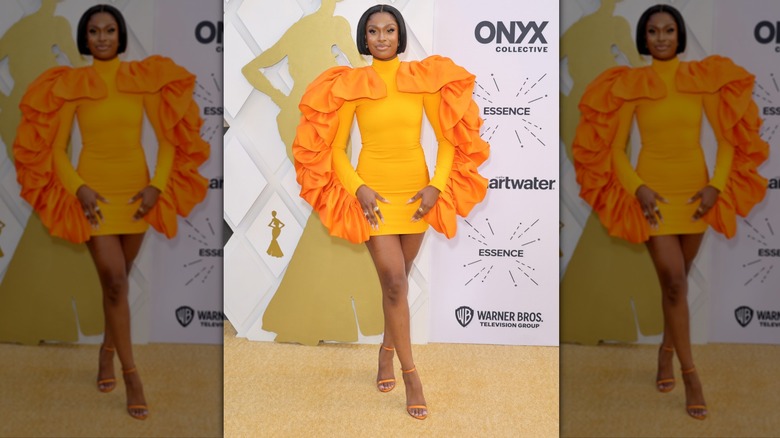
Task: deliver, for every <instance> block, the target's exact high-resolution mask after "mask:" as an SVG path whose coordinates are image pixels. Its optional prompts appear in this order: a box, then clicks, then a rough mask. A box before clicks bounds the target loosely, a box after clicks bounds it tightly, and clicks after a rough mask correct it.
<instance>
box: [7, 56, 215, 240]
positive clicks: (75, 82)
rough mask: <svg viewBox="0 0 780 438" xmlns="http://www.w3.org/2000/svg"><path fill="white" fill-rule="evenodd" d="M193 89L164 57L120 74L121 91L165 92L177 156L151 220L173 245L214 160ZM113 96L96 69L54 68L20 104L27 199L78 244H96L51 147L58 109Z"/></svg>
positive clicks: (164, 116) (167, 126)
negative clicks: (202, 171)
mask: <svg viewBox="0 0 780 438" xmlns="http://www.w3.org/2000/svg"><path fill="white" fill-rule="evenodd" d="M194 85H195V76H194V75H192V74H191V73H189V72H188V71H187V70H186V69H184V68H182V67H180V66H178V65H176V64H175V63H174V62H173V61H171V60H170V59H168V58H164V57H161V56H152V57H149V58H147V59H145V60H143V61H140V62H130V63H122V65H121V66H120V69H119V72H118V73H117V87H118V88H119V90H120V91H123V92H131V93H156V92H159V93H160V95H161V97H162V98H161V108H160V118H161V121H160V122H161V126H162V127H163V130H164V132H165V137H166V139H167V140H168V141H169V142H171V143H172V144H173V145H174V147H175V156H174V161H173V169H172V171H171V174H170V177H169V179H168V183H167V186H166V189H165V192H163V193H161V194H160V197H159V198H158V202H157V204H156V205H155V206H154V208H153V209H152V210H150V211H149V213H148V214H147V215H146V216H145V220H146V221H147V222H149V224H150V225H152V226H153V227H154V228H155V229H156V230H157V231H159V232H161V233H163V234H165V235H166V236H167V237H169V238H170V237H173V236H175V235H176V229H177V221H176V214H177V213H178V214H179V215H182V216H186V215H187V214H189V212H190V211H191V210H192V208H193V207H194V206H195V205H196V204H197V203H199V202H200V201H202V200H203V199H204V198H205V196H206V190H207V187H208V181H207V180H206V178H204V177H203V176H201V175H200V174H199V173H198V171H197V169H198V167H199V166H200V165H201V164H202V163H203V162H204V161H205V160H206V159H207V158H208V156H209V144H208V143H206V142H205V141H204V140H203V139H201V138H200V134H199V132H200V126H201V124H202V120H201V118H200V116H199V110H198V106H197V104H196V103H195V102H194V100H193V99H192V92H193V89H194ZM106 95H107V90H106V86H105V84H104V83H103V81H102V80H101V79H100V78H99V77H98V75H97V74H96V73H95V71H94V70H93V69H92V68H91V67H81V68H76V69H73V68H70V67H55V68H52V69H49V70H47V71H46V72H44V73H43V74H42V75H41V76H40V77H38V78H37V79H36V80H35V81H34V82H33V83H32V84H30V86H29V87H28V89H27V92H26V93H25V95H24V96H23V97H22V101H21V103H20V104H19V107H20V109H21V111H22V121H21V123H20V125H19V128H18V129H17V134H16V139H15V140H14V145H13V153H14V159H15V165H16V174H17V181H18V182H19V184H21V186H22V190H21V196H22V198H24V199H25V200H26V201H27V202H29V203H30V205H31V206H32V207H33V209H34V210H35V211H36V212H38V215H39V216H40V218H41V222H43V224H44V225H45V226H46V227H47V228H48V229H49V232H50V233H51V235H53V236H56V237H61V238H63V239H66V240H69V241H71V242H74V243H81V242H85V241H87V240H89V238H90V225H89V222H88V221H87V219H86V217H85V216H84V211H83V210H82V208H81V204H80V203H79V201H78V199H77V198H76V197H75V196H73V195H71V194H70V193H68V192H67V191H66V190H65V188H64V186H63V184H62V182H61V181H60V180H59V178H58V177H57V174H56V173H55V170H54V160H53V152H52V145H53V142H54V137H55V136H56V133H57V130H58V128H59V125H60V123H61V122H62V121H61V117H60V115H59V109H60V108H61V107H62V105H63V104H64V103H65V102H66V101H72V100H76V99H83V98H87V99H101V98H104V97H105V96H106ZM139 129H140V127H139Z"/></svg>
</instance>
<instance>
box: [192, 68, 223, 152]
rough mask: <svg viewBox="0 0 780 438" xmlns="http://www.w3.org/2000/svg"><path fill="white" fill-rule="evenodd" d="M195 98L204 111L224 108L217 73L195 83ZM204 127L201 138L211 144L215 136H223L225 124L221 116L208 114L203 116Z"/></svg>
mask: <svg viewBox="0 0 780 438" xmlns="http://www.w3.org/2000/svg"><path fill="white" fill-rule="evenodd" d="M193 97H194V98H195V101H196V102H197V103H198V106H199V107H200V108H201V111H203V109H204V108H222V87H220V85H219V80H218V79H217V76H216V74H215V73H211V75H210V77H209V78H208V79H206V80H201V79H200V78H198V80H197V81H196V83H195V90H194V92H193ZM203 119H204V120H203V126H201V128H200V136H201V138H202V139H203V140H205V141H206V142H208V143H209V144H213V143H212V140H213V139H214V137H215V136H220V135H222V131H223V126H222V125H223V123H222V115H221V114H210V115H209V114H206V115H205V116H203Z"/></svg>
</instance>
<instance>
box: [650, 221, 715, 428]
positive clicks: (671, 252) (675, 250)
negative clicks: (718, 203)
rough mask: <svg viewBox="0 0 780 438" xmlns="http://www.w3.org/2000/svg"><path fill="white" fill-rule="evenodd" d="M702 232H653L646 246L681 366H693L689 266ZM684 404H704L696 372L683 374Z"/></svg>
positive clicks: (700, 412)
mask: <svg viewBox="0 0 780 438" xmlns="http://www.w3.org/2000/svg"><path fill="white" fill-rule="evenodd" d="M701 238H702V236H701V235H700V234H699V235H681V236H675V235H671V236H653V237H650V240H649V241H648V242H647V248H648V250H649V252H650V256H651V257H652V259H653V264H654V266H655V270H656V273H657V274H658V280H659V282H660V284H661V294H662V298H661V304H662V308H663V313H664V327H665V329H666V332H665V333H664V337H665V340H668V339H671V343H672V345H674V350H675V352H676V353H677V357H678V359H679V361H680V366H681V368H682V369H683V370H691V369H693V367H694V365H693V354H692V352H691V336H690V323H689V310H688V277H687V274H688V270H690V267H691V264H692V263H693V259H694V257H695V256H696V253H697V252H698V248H699V245H700V244H701ZM683 380H684V381H685V398H686V405H688V406H692V405H704V404H705V402H704V394H703V392H702V387H701V382H699V379H698V375H697V374H696V373H686V374H684V375H683ZM688 413H689V414H690V415H691V416H693V417H702V416H704V415H706V409H700V408H697V409H689V410H688Z"/></svg>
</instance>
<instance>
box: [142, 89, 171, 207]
mask: <svg viewBox="0 0 780 438" xmlns="http://www.w3.org/2000/svg"><path fill="white" fill-rule="evenodd" d="M161 101H162V98H161V97H160V94H159V93H154V94H148V95H144V110H146V115H147V116H148V117H149V122H151V124H152V127H153V128H154V133H155V134H156V136H157V165H156V166H155V169H154V177H153V178H152V180H151V181H150V182H149V185H150V186H153V187H155V188H157V190H159V191H160V192H164V191H165V186H166V185H167V184H168V177H169V176H170V174H171V169H172V168H173V156H174V152H175V149H174V146H173V144H171V142H169V141H168V139H167V138H165V133H164V132H163V130H162V125H161V123H160V103H161Z"/></svg>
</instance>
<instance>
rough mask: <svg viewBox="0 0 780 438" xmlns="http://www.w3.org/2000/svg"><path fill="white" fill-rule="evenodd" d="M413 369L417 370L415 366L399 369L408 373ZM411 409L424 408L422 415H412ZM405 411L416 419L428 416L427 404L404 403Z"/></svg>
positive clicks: (423, 418)
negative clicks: (408, 368)
mask: <svg viewBox="0 0 780 438" xmlns="http://www.w3.org/2000/svg"><path fill="white" fill-rule="evenodd" d="M415 371H417V367H412V369H410V370H404V369H403V368H402V369H401V372H402V373H403V374H409V373H413V372H415ZM412 409H425V413H424V414H422V415H414V413H412ZM406 412H407V413H408V414H409V415H411V416H412V417H414V418H416V419H418V420H425V419H426V418H428V406H426V405H406Z"/></svg>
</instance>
